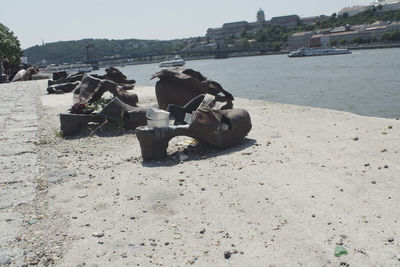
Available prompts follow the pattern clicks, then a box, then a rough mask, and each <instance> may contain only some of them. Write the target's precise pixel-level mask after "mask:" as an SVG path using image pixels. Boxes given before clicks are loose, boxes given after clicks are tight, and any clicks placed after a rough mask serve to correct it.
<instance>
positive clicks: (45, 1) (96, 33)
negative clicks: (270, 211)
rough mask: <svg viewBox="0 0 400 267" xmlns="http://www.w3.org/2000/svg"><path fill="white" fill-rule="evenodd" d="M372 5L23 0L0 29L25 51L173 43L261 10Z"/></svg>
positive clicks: (10, 5) (7, 5) (10, 8)
mask: <svg viewBox="0 0 400 267" xmlns="http://www.w3.org/2000/svg"><path fill="white" fill-rule="evenodd" d="M372 2H373V1H372V0H336V1H320V0H304V1H293V0H281V1H265V0H264V1H263V0H247V1H243V0H242V1H239V0H218V1H215V0H203V1H201V2H194V1H193V2H192V3H193V4H191V1H187V0H186V1H183V0H171V1H162V0H148V1H142V0H113V1H106V0H85V1H81V0H69V1H63V2H61V1H59V0H36V1H29V0H22V1H19V2H18V3H19V4H18V5H16V3H15V2H12V1H7V2H4V3H2V5H1V10H0V23H2V24H4V25H5V26H7V27H9V28H10V29H11V30H12V31H13V32H14V34H15V35H16V36H17V37H18V39H19V40H20V42H21V47H22V48H23V49H26V48H28V47H31V46H34V45H41V44H42V40H43V41H44V42H45V43H50V42H57V41H70V40H80V39H84V38H93V39H103V38H104V39H130V38H135V39H158V40H171V39H179V38H190V37H197V36H204V35H205V34H206V31H207V28H215V27H220V26H222V24H224V23H226V22H235V21H243V20H245V21H248V22H253V21H256V13H257V11H258V10H259V9H260V8H261V9H263V10H264V12H265V17H266V19H271V18H272V17H277V16H284V15H292V14H296V15H299V16H300V17H309V16H318V15H331V14H332V13H337V12H339V11H340V10H341V9H342V8H344V7H350V6H355V5H369V4H371V3H372Z"/></svg>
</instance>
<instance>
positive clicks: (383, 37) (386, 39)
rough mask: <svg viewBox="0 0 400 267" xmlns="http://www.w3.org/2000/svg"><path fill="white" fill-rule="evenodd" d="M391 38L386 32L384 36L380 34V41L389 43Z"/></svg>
mask: <svg viewBox="0 0 400 267" xmlns="http://www.w3.org/2000/svg"><path fill="white" fill-rule="evenodd" d="M390 37H391V34H390V33H388V32H385V33H384V34H382V36H381V39H382V41H389V40H390Z"/></svg>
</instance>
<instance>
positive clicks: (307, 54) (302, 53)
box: [288, 47, 351, 57]
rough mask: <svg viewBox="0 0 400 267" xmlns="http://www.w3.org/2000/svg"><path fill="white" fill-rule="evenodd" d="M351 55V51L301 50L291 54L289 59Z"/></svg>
mask: <svg viewBox="0 0 400 267" xmlns="http://www.w3.org/2000/svg"><path fill="white" fill-rule="evenodd" d="M341 54H351V51H349V49H341V48H333V47H326V48H299V49H297V50H296V51H293V52H290V54H289V55H288V56H289V57H310V56H325V55H341Z"/></svg>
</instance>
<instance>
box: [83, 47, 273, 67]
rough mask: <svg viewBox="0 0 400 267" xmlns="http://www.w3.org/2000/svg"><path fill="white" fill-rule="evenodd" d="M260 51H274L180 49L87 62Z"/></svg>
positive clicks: (224, 54)
mask: <svg viewBox="0 0 400 267" xmlns="http://www.w3.org/2000/svg"><path fill="white" fill-rule="evenodd" d="M246 52H247V53H255V52H257V53H260V54H268V53H272V52H271V51H269V50H267V49H237V50H218V51H216V50H213V51H180V52H168V53H148V54H133V55H129V56H122V57H113V58H97V59H89V60H86V61H85V63H87V64H99V62H110V61H118V60H126V59H139V58H150V59H152V58H154V57H163V56H175V55H179V56H182V57H185V56H191V55H198V56H200V55H203V56H204V55H210V56H214V57H215V58H222V57H227V56H228V55H229V54H233V53H246Z"/></svg>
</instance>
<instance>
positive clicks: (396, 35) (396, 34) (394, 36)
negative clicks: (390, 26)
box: [390, 30, 400, 41]
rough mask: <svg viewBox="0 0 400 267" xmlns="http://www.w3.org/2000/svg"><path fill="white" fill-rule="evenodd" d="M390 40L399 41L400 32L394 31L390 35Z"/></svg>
mask: <svg viewBox="0 0 400 267" xmlns="http://www.w3.org/2000/svg"><path fill="white" fill-rule="evenodd" d="M390 40H392V41H399V40H400V32H399V31H398V30H395V31H394V32H392V34H390Z"/></svg>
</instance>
